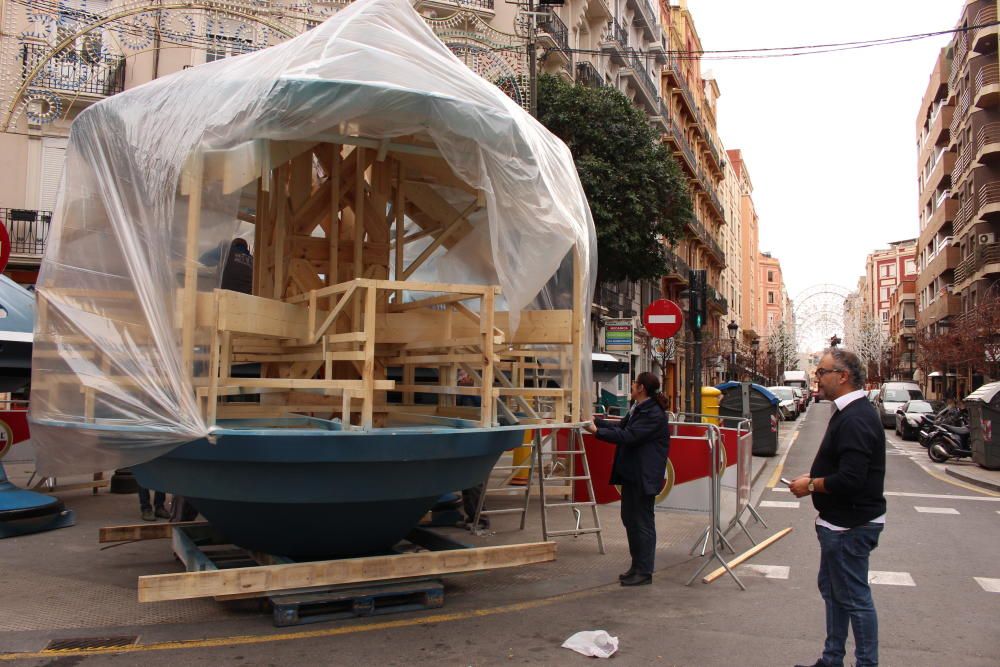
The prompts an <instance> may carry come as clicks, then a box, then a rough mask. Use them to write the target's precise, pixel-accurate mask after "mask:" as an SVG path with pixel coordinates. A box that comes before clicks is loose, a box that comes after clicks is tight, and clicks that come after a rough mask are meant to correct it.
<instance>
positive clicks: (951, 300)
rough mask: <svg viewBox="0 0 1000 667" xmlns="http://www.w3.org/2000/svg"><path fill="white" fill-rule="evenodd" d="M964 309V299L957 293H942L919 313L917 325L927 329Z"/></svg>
mask: <svg viewBox="0 0 1000 667" xmlns="http://www.w3.org/2000/svg"><path fill="white" fill-rule="evenodd" d="M961 311H962V299H961V297H959V296H958V295H956V294H948V293H945V294H941V295H939V296H938V298H936V299H935V300H934V301H932V302H931V303H929V304H928V305H927V307H926V308H923V309H921V311H920V312H919V313H917V326H918V327H919V328H920V329H926V328H927V327H929V326H931V325H932V324H937V323H938V322H940V321H941V320H943V319H945V318H948V317H955V316H956V315H958V314H959V313H960V312H961Z"/></svg>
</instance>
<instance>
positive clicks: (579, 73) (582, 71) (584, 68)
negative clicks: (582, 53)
mask: <svg viewBox="0 0 1000 667" xmlns="http://www.w3.org/2000/svg"><path fill="white" fill-rule="evenodd" d="M576 82H577V83H578V84H579V85H581V86H587V87H589V88H603V87H604V77H602V76H601V74H600V72H598V71H597V68H596V67H594V66H593V65H592V64H591V63H589V62H587V61H583V62H581V63H577V64H576Z"/></svg>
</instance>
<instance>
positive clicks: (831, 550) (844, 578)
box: [816, 523, 883, 667]
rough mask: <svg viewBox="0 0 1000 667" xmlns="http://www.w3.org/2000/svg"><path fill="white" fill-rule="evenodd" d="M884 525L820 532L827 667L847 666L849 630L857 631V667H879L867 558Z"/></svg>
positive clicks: (855, 654)
mask: <svg viewBox="0 0 1000 667" xmlns="http://www.w3.org/2000/svg"><path fill="white" fill-rule="evenodd" d="M882 528H883V524H880V523H866V524H864V525H861V526H858V527H856V528H851V529H850V530H844V531H836V530H830V529H829V528H824V527H823V526H816V536H817V537H818V538H819V547H820V559H819V578H818V583H819V592H820V595H822V596H823V600H824V601H825V602H826V645H825V646H824V647H823V662H825V663H826V664H827V665H829V666H830V667H841V666H842V665H843V664H844V654H845V649H844V645H845V644H846V642H847V626H848V624H850V626H851V627H852V628H854V644H855V647H854V659H855V662H856V664H857V666H858V667H873V666H874V665H878V617H877V616H876V615H875V603H874V602H873V601H872V591H871V588H870V587H869V586H868V554H870V553H871V552H872V551H873V550H874V549H875V547H877V546H878V538H879V534H881V532H882Z"/></svg>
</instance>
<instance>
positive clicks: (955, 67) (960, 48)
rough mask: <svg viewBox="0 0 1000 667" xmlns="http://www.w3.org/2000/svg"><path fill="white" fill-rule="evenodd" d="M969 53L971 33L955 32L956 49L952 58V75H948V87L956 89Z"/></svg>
mask: <svg viewBox="0 0 1000 667" xmlns="http://www.w3.org/2000/svg"><path fill="white" fill-rule="evenodd" d="M968 53H969V35H968V33H965V32H957V33H955V50H954V53H953V54H952V60H951V75H950V76H949V77H948V87H949V88H951V89H954V88H955V87H956V86H957V85H958V80H959V79H960V78H961V76H962V69H963V68H964V67H965V56H966V55H968Z"/></svg>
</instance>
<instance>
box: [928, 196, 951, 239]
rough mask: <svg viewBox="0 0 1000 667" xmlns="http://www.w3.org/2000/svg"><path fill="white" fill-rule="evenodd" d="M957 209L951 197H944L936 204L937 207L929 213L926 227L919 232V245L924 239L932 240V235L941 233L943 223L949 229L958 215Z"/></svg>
mask: <svg viewBox="0 0 1000 667" xmlns="http://www.w3.org/2000/svg"><path fill="white" fill-rule="evenodd" d="M958 209H959V205H958V201H957V200H955V199H952V198H951V197H945V198H944V200H943V201H940V202H938V207H937V208H936V209H934V212H933V213H931V217H930V219H929V220H928V221H927V225H926V226H925V227H924V229H923V231H921V232H920V238H921V243H923V241H924V239H929V238H932V237H933V235H935V234H937V233H938V232H939V231H941V228H942V226H944V225H945V223H949V227H951V225H952V224H953V223H954V221H955V216H956V215H958Z"/></svg>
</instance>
